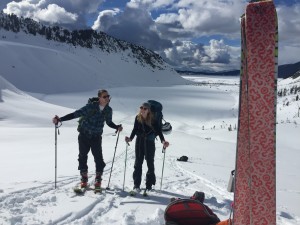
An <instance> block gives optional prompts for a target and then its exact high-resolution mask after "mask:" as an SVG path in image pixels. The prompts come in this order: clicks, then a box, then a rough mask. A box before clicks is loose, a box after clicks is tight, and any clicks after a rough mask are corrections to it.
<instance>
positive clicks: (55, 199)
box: [0, 74, 300, 225]
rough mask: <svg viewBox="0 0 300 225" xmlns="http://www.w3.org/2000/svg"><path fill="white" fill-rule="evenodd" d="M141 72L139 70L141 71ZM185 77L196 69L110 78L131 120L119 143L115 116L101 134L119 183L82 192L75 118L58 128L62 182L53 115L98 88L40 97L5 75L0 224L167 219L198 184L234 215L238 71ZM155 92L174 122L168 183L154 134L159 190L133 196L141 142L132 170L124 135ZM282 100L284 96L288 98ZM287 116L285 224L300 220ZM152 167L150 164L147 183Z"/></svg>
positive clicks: (280, 205) (280, 200) (121, 110)
mask: <svg viewBox="0 0 300 225" xmlns="http://www.w3.org/2000/svg"><path fill="white" fill-rule="evenodd" d="M135 75H136V79H137V78H138V75H139V74H135ZM186 78H187V79H189V80H191V79H193V80H194V82H196V83H195V85H176V86H170V87H146V86H147V84H146V83H144V84H143V85H141V87H134V88H132V87H130V86H128V87H114V86H113V84H111V88H109V92H110V94H111V96H112V101H111V103H110V105H111V106H112V108H113V109H114V115H113V120H114V121H115V122H116V123H122V124H123V127H124V130H123V132H122V133H121V134H120V138H119V141H118V143H117V142H116V141H117V137H116V136H114V135H113V134H114V131H113V130H111V129H110V128H108V127H107V126H106V127H105V130H104V134H103V155H104V160H105V162H106V164H107V166H106V167H105V171H104V177H103V187H104V188H105V187H107V185H108V179H109V174H110V169H111V165H112V161H113V155H114V150H115V147H116V146H117V148H116V157H115V160H114V167H113V171H112V177H111V181H110V189H111V190H110V191H107V192H105V193H103V194H102V195H95V194H94V193H93V192H87V193H86V194H85V195H84V196H76V195H75V194H74V193H73V191H72V187H73V186H74V185H76V184H77V183H78V182H79V175H78V171H77V154H78V150H77V148H78V147H77V131H76V127H77V122H76V120H73V121H68V122H64V123H63V125H62V126H61V127H60V128H59V129H60V135H58V146H57V149H58V164H57V172H58V183H57V189H54V172H55V167H54V165H55V160H54V153H55V152H54V149H55V145H54V127H53V125H52V123H51V118H52V117H53V116H54V115H55V114H57V115H60V116H62V115H64V114H66V113H69V112H72V111H73V109H75V108H78V107H80V106H82V105H84V104H85V103H86V101H87V99H88V98H89V97H91V96H94V95H95V94H96V90H91V91H88V92H75V91H72V90H69V91H70V92H72V93H69V94H51V95H45V94H34V96H35V97H36V98H33V97H31V96H29V95H28V94H26V93H24V92H21V91H19V90H17V89H16V87H14V86H12V85H11V84H9V83H8V82H7V81H5V80H4V79H0V87H1V93H2V102H0V112H1V119H0V151H1V158H0V171H2V172H1V173H0V212H1V213H0V224H4V225H6V224H7V225H9V224H16V225H19V224H28V225H33V224H68V225H69V224H71V225H72V224H74V225H75V224H85V225H92V224H112V225H114V224H115V225H120V224H121V225H162V224H164V218H163V213H164V209H165V208H166V206H167V204H168V203H169V199H170V198H171V197H180V198H186V197H190V196H191V195H192V194H193V193H194V192H195V191H204V192H205V194H206V200H205V203H206V204H207V205H208V206H209V207H210V208H212V209H213V211H214V212H215V213H216V214H217V215H218V216H219V217H220V219H226V218H228V217H229V214H230V203H231V201H232V199H233V195H232V194H231V193H228V192H227V190H226V189H227V183H228V178H229V174H230V171H231V170H232V169H233V168H234V163H235V150H236V144H235V143H236V130H235V129H234V130H233V131H231V132H230V131H228V127H229V126H230V125H232V127H235V125H236V123H237V107H238V90H239V89H238V85H237V84H238V78H236V77H229V78H219V77H213V78H212V77H209V78H208V77H198V78H195V77H186ZM203 81H206V83H203ZM284 82H285V81H282V84H283V83H284ZM280 84H281V82H279V86H280ZM286 85H288V84H286ZM147 99H157V100H159V101H161V102H162V103H163V105H164V116H165V119H166V120H167V121H169V122H171V124H172V126H173V131H172V133H171V134H170V135H166V136H165V138H166V139H167V140H168V141H170V143H171V145H170V147H169V148H168V149H167V152H166V157H165V164H164V166H165V167H164V176H163V180H162V190H161V191H160V183H161V178H162V165H163V154H162V152H161V148H162V146H161V144H160V143H159V142H156V147H157V149H156V156H155V167H156V176H157V184H156V185H155V189H156V191H154V192H153V193H151V194H150V197H149V198H144V197H142V196H137V197H130V196H129V195H128V193H127V192H128V191H129V190H130V189H131V188H132V187H133V181H132V172H133V165H134V143H132V144H131V145H130V146H129V147H128V148H127V151H128V152H127V167H126V171H125V155H126V144H125V141H124V137H125V136H128V135H129V134H130V132H131V129H132V127H133V121H134V117H135V115H136V113H137V111H138V107H139V106H140V104H141V103H142V102H144V101H145V100H147ZM278 101H279V102H278V105H281V104H282V102H281V99H280V98H278ZM50 103H51V104H50ZM295 103H296V102H295ZM58 105H61V106H65V107H68V108H65V107H61V106H58ZM295 113H296V112H291V114H295ZM277 116H278V119H279V120H280V119H281V118H286V117H289V114H287V113H286V111H283V110H278V115H277ZM289 118H290V119H291V120H293V122H292V123H287V122H286V121H284V122H283V123H281V122H279V123H278V125H277V140H276V141H277V224H280V225H290V224H294V225H296V224H299V223H300V209H299V201H300V198H299V190H300V188H299V187H300V186H299V185H300V184H299V181H300V177H299V173H298V171H299V170H300V167H299V163H298V159H299V157H300V152H299V146H300V142H299V138H298V136H299V129H300V127H299V123H300V120H299V118H296V117H295V118H294V117H293V118H291V117H289ZM116 144H117V145H116ZM182 155H187V156H188V157H189V160H188V162H186V163H184V162H178V161H177V160H176V159H177V158H179V157H180V156H182ZM145 164H146V163H145ZM88 165H89V168H90V174H89V177H90V181H91V182H92V181H93V179H94V172H95V171H94V162H93V157H92V156H91V155H90V158H89V162H88ZM146 171H147V168H146V165H144V169H143V181H142V184H144V177H145V173H146ZM124 172H125V181H124ZM123 182H124V184H125V191H123V190H122V189H123Z"/></svg>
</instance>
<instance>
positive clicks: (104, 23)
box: [92, 9, 121, 31]
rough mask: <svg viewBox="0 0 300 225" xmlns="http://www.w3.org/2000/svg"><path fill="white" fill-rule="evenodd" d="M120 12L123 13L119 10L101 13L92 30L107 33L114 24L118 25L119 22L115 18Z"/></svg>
mask: <svg viewBox="0 0 300 225" xmlns="http://www.w3.org/2000/svg"><path fill="white" fill-rule="evenodd" d="M120 12H121V11H120V10H119V9H113V10H104V11H101V12H100V13H99V15H98V18H97V19H96V21H95V22H94V25H93V26H92V29H94V30H101V31H105V30H107V29H108V28H109V27H111V26H113V25H114V24H117V23H118V21H117V20H116V18H115V16H116V15H117V14H119V13H120Z"/></svg>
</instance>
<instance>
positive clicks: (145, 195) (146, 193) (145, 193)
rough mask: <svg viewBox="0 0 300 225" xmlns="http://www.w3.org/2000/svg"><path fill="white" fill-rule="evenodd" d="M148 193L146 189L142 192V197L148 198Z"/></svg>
mask: <svg viewBox="0 0 300 225" xmlns="http://www.w3.org/2000/svg"><path fill="white" fill-rule="evenodd" d="M148 192H149V191H147V189H145V190H144V192H143V196H144V197H149V194H148Z"/></svg>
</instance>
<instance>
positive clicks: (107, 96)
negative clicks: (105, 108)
mask: <svg viewBox="0 0 300 225" xmlns="http://www.w3.org/2000/svg"><path fill="white" fill-rule="evenodd" d="M109 97H110V95H105V96H102V98H109Z"/></svg>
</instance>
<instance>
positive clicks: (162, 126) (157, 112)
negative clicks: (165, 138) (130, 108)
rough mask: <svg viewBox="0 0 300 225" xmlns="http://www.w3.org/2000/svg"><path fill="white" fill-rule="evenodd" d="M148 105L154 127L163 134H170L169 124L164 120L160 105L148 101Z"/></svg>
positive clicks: (156, 102)
mask: <svg viewBox="0 0 300 225" xmlns="http://www.w3.org/2000/svg"><path fill="white" fill-rule="evenodd" d="M148 103H149V104H150V106H151V109H150V110H151V112H152V113H153V115H154V126H155V127H157V128H158V129H159V130H161V131H162V133H163V134H169V133H171V131H172V126H171V124H170V123H169V122H166V121H165V120H164V116H163V113H162V110H163V106H162V104H161V103H160V102H158V101H155V100H148Z"/></svg>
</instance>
